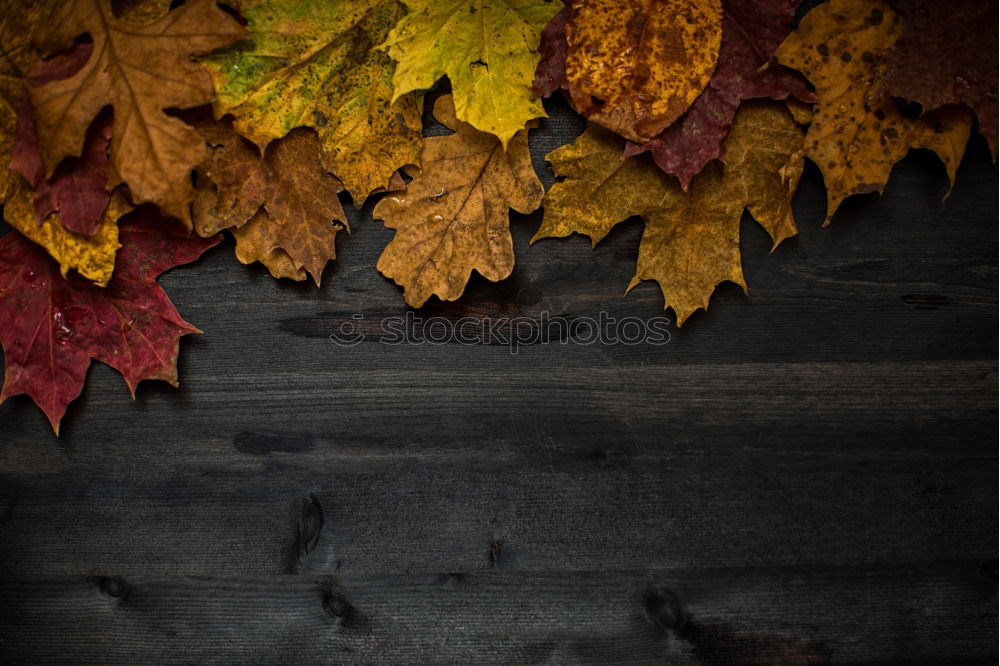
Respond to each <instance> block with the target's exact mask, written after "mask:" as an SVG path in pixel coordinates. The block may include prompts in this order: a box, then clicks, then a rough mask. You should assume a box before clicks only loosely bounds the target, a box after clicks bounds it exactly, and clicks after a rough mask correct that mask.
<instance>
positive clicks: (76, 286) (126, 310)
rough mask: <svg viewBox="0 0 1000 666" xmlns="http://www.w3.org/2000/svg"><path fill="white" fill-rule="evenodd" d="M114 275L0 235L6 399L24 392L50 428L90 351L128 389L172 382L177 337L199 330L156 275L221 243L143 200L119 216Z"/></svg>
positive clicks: (75, 388)
mask: <svg viewBox="0 0 1000 666" xmlns="http://www.w3.org/2000/svg"><path fill="white" fill-rule="evenodd" d="M119 238H120V241H121V243H122V247H121V250H119V252H118V257H117V264H116V267H115V273H114V276H113V277H112V278H111V281H110V282H109V283H108V286H107V287H105V288H101V287H97V286H95V285H94V284H92V283H91V282H89V281H87V280H85V279H83V278H81V277H80V276H78V275H76V274H75V273H71V274H70V275H68V276H67V277H66V278H63V277H62V276H61V275H60V273H59V265H58V264H57V263H56V262H55V261H53V260H52V259H51V258H50V257H49V255H48V254H47V253H46V252H45V250H44V249H42V248H40V247H38V246H37V245H35V244H34V243H32V242H31V241H29V240H28V239H26V238H25V237H24V236H22V235H21V234H19V233H18V232H16V231H14V232H11V233H8V234H7V235H6V236H4V237H3V238H0V345H3V349H4V358H5V361H6V373H5V376H4V383H3V391H2V392H0V402H3V400H5V399H6V398H8V397H10V396H13V395H19V394H22V393H24V394H27V395H29V396H30V397H31V398H32V399H33V400H34V401H35V403H36V404H37V405H38V406H39V407H40V408H41V409H42V411H43V412H45V415H46V416H47V417H48V419H49V422H50V423H51V424H52V427H53V429H54V430H55V431H56V434H58V433H59V421H60V420H61V419H62V416H63V414H65V412H66V407H67V405H68V404H69V403H70V402H72V401H73V400H74V399H75V398H76V397H77V396H79V395H80V392H81V391H82V390H83V384H84V380H85V378H86V374H87V368H88V367H89V366H90V360H91V359H92V358H93V359H97V360H98V361H101V362H103V363H107V364H108V365H110V366H111V367H113V368H115V369H116V370H118V371H119V372H120V373H121V374H122V375H123V376H124V378H125V382H126V383H127V384H128V387H129V390H130V391H131V392H132V394H133V395H135V389H136V385H138V383H139V382H140V381H142V380H143V379H160V380H163V381H166V382H169V383H170V384H172V385H174V386H176V385H177V352H178V346H179V340H180V338H181V336H183V335H187V334H189V333H198V332H199V331H198V329H196V328H194V327H193V326H191V325H190V324H189V323H187V322H186V321H184V320H183V319H182V318H181V316H180V315H179V314H178V313H177V310H176V309H175V308H174V306H173V304H172V303H171V302H170V299H169V298H167V295H166V294H165V293H164V292H163V290H162V289H161V288H160V285H159V284H157V282H156V278H157V276H158V275H160V274H161V273H162V272H164V271H165V270H167V269H169V268H172V267H173V266H178V265H180V264H185V263H188V262H191V261H194V260H195V259H197V258H198V257H199V256H201V254H202V253H203V252H204V251H205V250H207V249H208V248H210V247H212V246H213V245H215V244H216V243H218V242H219V237H214V238H209V239H204V238H199V237H198V236H195V235H191V234H188V233H187V232H186V231H185V230H184V229H183V227H182V226H181V225H180V224H179V223H177V222H176V221H175V220H169V219H167V218H164V217H162V216H160V215H159V214H158V213H156V212H155V210H153V209H151V208H150V207H143V208H140V209H139V210H137V211H136V212H134V213H132V214H130V215H128V216H126V217H125V218H123V223H122V224H121V231H120V236H119Z"/></svg>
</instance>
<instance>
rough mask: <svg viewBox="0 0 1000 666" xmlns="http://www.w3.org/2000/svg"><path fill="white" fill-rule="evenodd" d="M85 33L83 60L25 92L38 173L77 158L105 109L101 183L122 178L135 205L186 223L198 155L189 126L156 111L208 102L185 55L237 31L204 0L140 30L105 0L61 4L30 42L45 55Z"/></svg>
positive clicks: (198, 70) (198, 71)
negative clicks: (106, 142)
mask: <svg viewBox="0 0 1000 666" xmlns="http://www.w3.org/2000/svg"><path fill="white" fill-rule="evenodd" d="M85 33H86V34H89V35H90V37H91V39H92V40H93V51H92V56H91V58H90V59H89V60H88V61H87V63H86V64H84V66H83V67H82V68H81V69H80V70H79V71H78V72H76V73H75V74H74V75H72V76H69V77H67V78H65V79H59V80H56V81H51V82H49V83H46V84H44V85H40V86H37V87H31V89H30V90H31V97H32V102H33V104H34V110H35V122H36V126H37V129H38V137H39V145H40V149H41V155H42V162H43V164H44V165H45V173H46V177H50V176H51V175H52V174H53V173H54V171H55V169H56V166H57V165H58V164H59V162H60V161H62V160H63V158H65V157H70V156H77V155H80V153H81V151H82V149H83V143H84V137H85V135H86V132H87V128H88V127H89V126H90V124H91V121H93V119H94V118H95V117H96V116H97V114H98V113H99V112H100V111H101V109H102V108H103V107H104V106H106V105H110V106H111V107H112V108H113V109H114V126H113V130H112V138H111V165H110V172H109V176H108V186H109V188H111V187H114V186H116V185H118V184H119V183H121V182H125V183H127V184H128V186H129V190H130V193H131V196H132V199H133V200H134V201H135V202H137V203H141V202H147V201H149V202H153V203H155V204H156V205H158V206H159V207H160V209H161V210H163V211H164V212H165V213H166V214H168V215H172V216H175V217H178V218H180V219H181V220H183V221H185V222H187V223H188V224H190V213H189V210H190V202H191V195H192V189H191V180H190V172H191V169H193V168H194V167H195V166H196V165H198V164H199V163H201V162H202V161H203V160H204V159H205V157H206V156H207V151H206V150H205V145H204V142H203V141H202V139H201V137H200V136H199V135H198V133H197V132H196V131H195V130H194V129H192V128H191V127H190V126H188V125H186V124H185V123H183V122H182V121H181V120H179V119H177V118H175V117H172V116H170V115H167V114H166V113H165V112H164V110H165V109H168V108H180V109H184V108H191V107H194V106H198V105H201V104H205V103H206V102H210V101H211V100H212V97H213V90H212V79H211V76H210V75H209V73H208V71H207V70H205V69H204V68H203V67H202V66H201V65H199V64H198V63H195V62H193V61H192V60H191V59H190V56H192V55H199V54H205V53H208V52H210V51H212V50H214V49H217V48H221V47H223V46H227V45H229V44H232V43H233V42H235V41H237V40H239V39H242V38H243V37H244V36H245V31H244V30H243V28H241V27H240V26H239V24H238V23H237V22H236V21H235V20H234V19H233V18H232V17H230V16H228V15H227V14H226V13H225V12H223V11H222V10H221V9H219V7H218V6H217V5H216V3H215V2H214V1H213V0H191V1H190V2H187V3H186V4H183V5H181V6H180V7H178V8H176V9H174V10H172V11H171V12H170V13H169V14H167V15H166V16H164V17H163V18H161V19H160V20H158V21H156V22H154V23H152V24H149V25H146V26H134V25H132V24H130V23H127V22H125V21H124V20H122V19H119V18H117V17H115V16H114V14H113V13H112V11H111V6H110V4H109V2H108V0H68V1H67V2H65V3H63V4H62V5H60V6H59V8H58V9H57V10H56V12H55V14H54V16H53V18H52V20H51V21H50V22H49V23H47V24H46V25H45V26H44V28H43V29H42V31H41V33H40V35H39V39H40V42H41V44H42V45H44V47H45V48H46V49H47V50H48V51H49V52H54V51H57V50H59V49H63V48H66V47H69V46H70V45H72V44H73V42H74V41H75V40H76V39H77V38H78V37H79V36H80V35H83V34H85Z"/></svg>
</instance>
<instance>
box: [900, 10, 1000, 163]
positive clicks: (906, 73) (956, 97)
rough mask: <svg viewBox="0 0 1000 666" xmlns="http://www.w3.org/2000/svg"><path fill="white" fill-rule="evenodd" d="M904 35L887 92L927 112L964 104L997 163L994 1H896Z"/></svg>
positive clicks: (995, 19) (995, 15) (995, 20)
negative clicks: (973, 112)
mask: <svg viewBox="0 0 1000 666" xmlns="http://www.w3.org/2000/svg"><path fill="white" fill-rule="evenodd" d="M893 4H894V5H896V7H897V8H898V9H899V11H900V13H902V15H903V34H902V36H901V37H900V38H899V40H898V41H897V42H896V43H895V44H894V45H893V47H892V48H890V49H889V52H888V63H887V67H886V73H885V79H884V84H885V89H886V92H887V93H888V94H890V95H892V96H894V97H900V98H902V99H904V100H906V101H908V102H917V103H918V104H920V105H921V106H922V107H923V110H924V112H925V113H926V112H929V111H933V110H934V109H937V108H939V107H942V106H944V105H946V104H965V105H966V106H968V107H969V108H971V109H972V110H973V111H975V112H976V116H977V117H978V118H979V131H980V132H982V134H983V136H985V137H986V141H987V142H988V143H989V145H990V150H991V151H992V152H993V159H994V160H995V159H996V157H997V3H996V0H949V1H948V2H944V1H943V0H893Z"/></svg>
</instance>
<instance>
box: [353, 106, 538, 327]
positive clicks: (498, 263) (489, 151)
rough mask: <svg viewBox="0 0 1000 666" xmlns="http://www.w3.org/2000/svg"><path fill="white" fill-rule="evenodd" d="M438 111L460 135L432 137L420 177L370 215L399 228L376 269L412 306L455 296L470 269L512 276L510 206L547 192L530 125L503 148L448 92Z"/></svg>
mask: <svg viewBox="0 0 1000 666" xmlns="http://www.w3.org/2000/svg"><path fill="white" fill-rule="evenodd" d="M434 117H435V118H437V119H438V121H439V122H440V123H441V124H443V125H445V126H446V127H448V128H451V129H454V130H455V133H454V134H452V135H450V136H439V137H430V138H427V139H426V140H425V141H424V151H423V156H422V160H421V161H422V164H423V170H422V171H421V172H420V175H418V176H417V177H416V178H414V179H413V181H412V182H411V183H410V184H409V185H408V186H407V188H406V191H405V192H403V193H399V194H394V195H392V194H391V195H388V196H386V197H385V198H384V199H382V200H381V201H380V202H379V203H378V204H377V205H376V206H375V210H374V211H373V213H372V217H374V218H375V219H381V220H383V221H384V222H385V225H386V226H387V227H389V228H390V229H395V230H396V235H395V236H394V237H393V239H392V241H391V242H390V243H389V245H387V246H386V248H385V250H384V251H383V252H382V256H381V257H379V260H378V270H379V271H380V272H381V273H382V274H383V275H385V276H386V277H389V278H392V279H393V280H394V281H395V282H396V284H398V285H400V286H402V287H403V296H404V298H405V299H406V302H407V303H409V304H410V305H411V306H413V307H420V306H421V305H423V304H424V303H425V302H426V301H427V299H428V298H430V297H431V296H432V295H435V296H437V297H438V298H440V299H441V300H445V301H453V300H455V299H457V298H458V297H459V296H461V295H462V292H463V291H464V289H465V285H466V283H467V282H468V281H469V276H470V275H471V273H472V271H473V270H476V271H478V272H479V273H480V274H481V275H483V277H485V278H487V279H488V280H493V281H497V280H502V279H504V278H505V277H507V276H508V275H510V272H511V270H513V268H514V244H513V240H512V239H511V236H510V228H509V226H510V217H509V212H508V209H509V208H512V209H514V210H516V211H518V212H520V213H529V212H531V211H533V210H535V209H536V208H537V207H538V205H539V203H540V202H541V200H542V194H543V190H542V184H541V182H540V181H539V180H538V177H537V176H536V175H535V171H534V169H533V168H532V166H531V156H530V154H529V153H528V136H527V131H526V130H522V131H521V132H518V133H517V134H516V135H514V137H513V138H512V139H511V140H510V142H509V143H508V144H507V150H506V151H504V147H503V144H502V143H501V142H500V140H499V139H498V138H496V137H495V136H493V135H491V134H487V133H485V132H480V131H478V130H476V129H475V128H474V127H472V126H471V125H468V124H466V123H463V122H461V121H459V120H457V119H456V117H455V107H454V102H453V101H452V98H451V96H450V95H446V96H443V97H440V98H439V99H438V100H437V102H436V103H435V105H434ZM533 126H534V122H532V123H529V125H528V127H529V128H530V127H533Z"/></svg>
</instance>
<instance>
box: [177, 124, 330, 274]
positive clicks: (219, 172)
mask: <svg viewBox="0 0 1000 666" xmlns="http://www.w3.org/2000/svg"><path fill="white" fill-rule="evenodd" d="M198 128H199V130H200V131H201V132H202V133H203V134H204V135H205V137H206V139H207V140H208V142H209V144H210V146H211V147H212V153H211V157H210V159H209V160H208V161H207V162H206V163H205V164H203V165H202V166H201V167H199V169H198V172H197V173H198V187H197V192H196V195H195V199H194V206H193V217H194V225H195V230H196V231H197V232H198V233H199V234H201V235H203V236H211V235H213V234H215V233H217V232H218V231H220V230H222V229H230V230H231V231H232V233H233V235H234V236H235V237H236V243H237V245H236V256H237V258H238V259H239V260H240V261H242V262H243V263H245V264H248V263H252V262H254V261H259V262H261V263H263V264H264V265H265V266H267V267H268V269H269V270H270V271H271V274H272V275H273V276H274V277H278V278H280V277H289V278H292V279H296V280H304V279H305V277H306V273H308V274H310V275H311V276H312V278H313V280H314V281H315V282H316V284H317V286H318V285H319V284H320V281H321V279H322V275H323V269H324V268H325V267H326V264H327V262H329V261H331V260H333V259H334V258H335V257H336V251H335V247H334V238H335V236H336V234H337V232H338V231H339V230H340V229H343V228H346V227H347V216H346V215H345V214H344V209H343V207H342V206H341V205H340V200H339V199H338V198H337V194H338V193H339V192H340V191H341V190H342V189H344V187H343V185H342V184H341V183H340V181H339V180H337V178H336V177H335V176H333V175H332V174H330V173H329V172H327V170H326V169H325V168H324V167H323V165H322V162H321V161H320V148H319V140H318V138H317V136H316V132H315V131H313V130H311V129H308V128H298V129H295V130H292V131H291V132H289V133H288V134H287V135H286V136H285V137H284V138H282V139H278V140H277V141H272V142H271V144H270V145H269V146H268V148H267V151H266V153H265V155H264V157H263V158H262V157H261V156H260V153H259V152H258V150H257V148H256V147H255V146H254V145H253V144H251V143H249V142H248V141H247V140H246V139H244V138H243V137H241V136H240V135H239V134H237V133H236V131H235V130H234V129H233V128H232V124H231V123H230V122H229V121H203V122H200V123H199V124H198Z"/></svg>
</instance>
